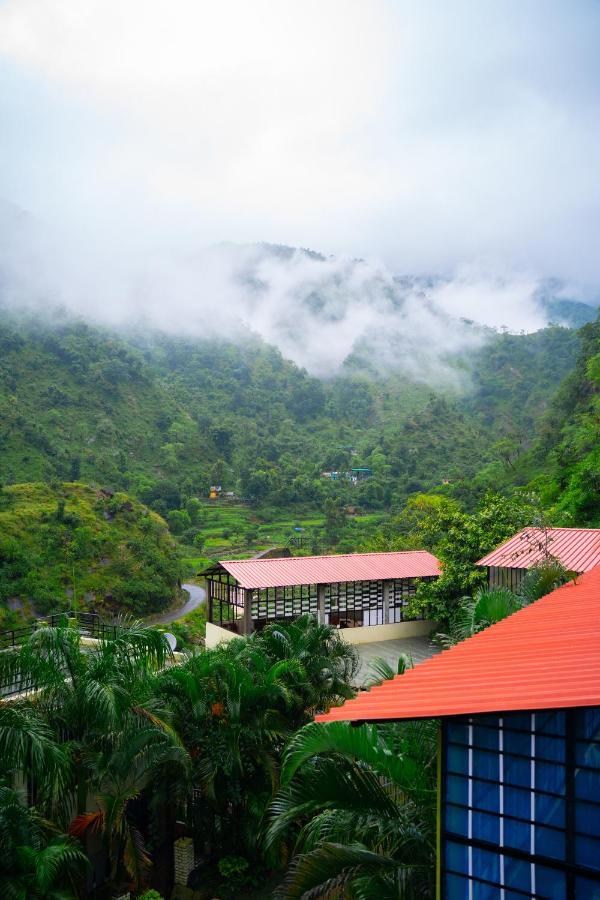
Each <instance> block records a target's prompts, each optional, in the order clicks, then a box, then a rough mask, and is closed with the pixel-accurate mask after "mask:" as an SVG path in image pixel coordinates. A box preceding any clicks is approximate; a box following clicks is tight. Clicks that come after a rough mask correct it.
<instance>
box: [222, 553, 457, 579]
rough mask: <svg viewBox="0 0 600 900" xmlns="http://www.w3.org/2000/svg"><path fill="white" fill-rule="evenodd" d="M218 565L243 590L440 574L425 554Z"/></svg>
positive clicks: (356, 555) (349, 555)
mask: <svg viewBox="0 0 600 900" xmlns="http://www.w3.org/2000/svg"><path fill="white" fill-rule="evenodd" d="M220 565H221V566H223V568H224V569H225V570H226V571H227V572H229V574H230V575H232V576H233V577H234V578H235V580H236V581H237V582H238V584H239V585H240V586H241V587H245V588H268V587H292V586H293V585H300V584H328V583H329V582H335V581H379V580H380V579H392V578H425V577H427V576H434V575H439V574H440V564H439V561H438V560H437V559H436V557H435V556H433V555H432V554H431V553H428V552H427V550H408V551H405V552H401V553H346V554H339V555H337V556H291V557H288V558H284V559H236V560H229V559H225V560H221V562H220Z"/></svg>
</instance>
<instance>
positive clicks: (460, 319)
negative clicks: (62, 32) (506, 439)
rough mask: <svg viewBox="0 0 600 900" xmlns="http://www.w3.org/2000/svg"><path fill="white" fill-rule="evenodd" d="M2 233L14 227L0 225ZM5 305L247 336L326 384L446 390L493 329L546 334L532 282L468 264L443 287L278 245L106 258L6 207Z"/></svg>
mask: <svg viewBox="0 0 600 900" xmlns="http://www.w3.org/2000/svg"><path fill="white" fill-rule="evenodd" d="M8 222H10V223H12V224H11V225H10V226H9V225H8ZM0 223H1V224H2V225H3V230H4V233H5V234H6V235H7V236H9V237H10V240H8V239H6V240H4V241H3V244H2V248H1V251H0V284H1V292H2V302H3V305H5V306H8V307H9V308H12V309H28V310H30V311H34V312H35V311H40V312H41V311H45V313H46V315H49V316H50V318H52V315H53V311H55V310H56V309H57V308H60V309H61V310H63V311H67V312H68V313H69V314H72V315H74V316H83V317H84V318H85V319H87V320H88V321H90V322H94V323H98V324H102V325H108V326H110V327H112V328H116V329H126V330H131V329H134V330H135V329H138V330H139V329H140V328H143V329H150V330H158V331H161V332H166V333H168V334H172V335H180V336H185V337H188V338H189V337H195V338H199V339H226V340H232V341H240V340H243V339H245V338H246V337H247V336H248V335H255V336H259V337H260V338H262V339H263V340H264V341H265V342H267V343H269V344H272V345H275V346H277V347H278V348H279V349H280V350H281V352H282V354H283V355H284V356H285V357H286V358H287V359H291V360H293V361H294V362H295V363H297V364H298V365H299V366H301V367H303V368H306V369H307V370H308V371H309V372H311V373H312V374H315V375H318V376H321V377H330V376H332V375H335V374H337V373H339V372H340V371H341V370H342V368H343V366H344V364H346V363H347V362H348V360H349V358H350V357H351V356H352V355H353V354H354V356H355V357H356V356H360V358H361V359H362V360H363V362H364V363H365V364H366V366H367V367H368V368H369V369H371V370H372V371H374V372H378V373H382V372H386V371H389V370H396V371H400V372H402V373H403V374H405V375H407V376H408V377H410V378H411V379H413V380H418V381H425V382H428V383H431V384H439V383H441V382H448V381H452V382H457V380H458V378H459V376H458V374H457V370H456V367H455V366H454V365H453V364H452V363H453V359H454V358H455V357H457V356H465V355H467V354H468V353H469V352H470V351H471V350H474V349H476V348H477V347H480V346H482V344H483V343H484V342H485V341H486V340H487V339H488V338H489V336H490V334H491V329H497V328H503V329H506V330H510V331H533V330H536V329H538V328H541V327H543V326H544V325H545V324H546V323H547V319H548V316H547V314H546V312H545V310H544V309H543V307H542V305H541V304H540V302H539V288H540V282H539V280H538V279H536V278H534V277H532V276H531V275H526V274H523V273H522V274H520V275H519V274H512V275H511V276H510V277H507V276H506V275H500V274H498V273H497V272H493V271H491V270H490V269H489V267H486V266H483V265H479V266H474V265H471V266H470V267H463V268H462V269H461V270H459V271H457V272H456V273H455V275H454V277H443V278H442V277H432V276H430V277H429V278H427V279H424V278H422V277H417V276H411V275H406V274H404V275H403V276H398V275H396V274H394V273H392V272H390V271H389V269H388V268H387V267H386V266H385V264H384V263H382V262H377V261H373V260H365V259H354V258H349V257H334V256H328V257H326V256H324V255H322V254H320V253H318V252H315V251H312V250H306V249H298V248H291V247H285V246H281V245H269V244H253V245H237V244H232V243H223V244H219V245H213V246H208V247H204V248H200V249H197V250H196V251H195V252H194V253H186V254H180V255H178V256H176V255H169V254H167V253H165V252H164V251H161V252H158V251H157V252H155V253H153V254H151V255H148V254H135V253H133V252H132V251H131V248H128V252H127V253H126V254H120V255H116V254H110V255H106V248H104V247H102V246H101V245H99V246H97V247H96V248H94V252H93V253H92V252H90V248H89V247H88V246H86V245H82V246H79V245H78V244H77V243H73V242H69V244H68V252H65V243H64V242H62V241H59V242H57V241H56V240H53V239H51V237H50V236H49V235H48V233H46V232H45V230H44V229H43V228H42V227H41V226H40V224H39V223H37V222H35V220H34V219H32V218H31V217H29V216H27V215H25V214H23V213H18V211H16V210H14V209H11V208H8V207H6V206H5V207H4V215H3V216H1V215H0Z"/></svg>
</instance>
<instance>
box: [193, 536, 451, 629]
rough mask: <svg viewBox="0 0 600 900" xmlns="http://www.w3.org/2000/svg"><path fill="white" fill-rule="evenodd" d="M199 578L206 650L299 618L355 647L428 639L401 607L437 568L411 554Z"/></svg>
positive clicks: (420, 553)
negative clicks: (339, 632) (308, 616)
mask: <svg viewBox="0 0 600 900" xmlns="http://www.w3.org/2000/svg"><path fill="white" fill-rule="evenodd" d="M202 574H203V575H204V577H205V578H206V583H207V602H208V624H207V631H206V637H207V645H208V646H214V644H216V643H218V642H219V641H220V640H227V639H229V638H231V637H232V636H233V635H247V634H251V633H252V631H255V630H260V629H261V628H264V626H265V625H266V624H268V623H270V622H276V621H291V620H293V619H296V618H298V616H300V615H303V614H304V613H312V614H313V615H314V616H315V617H316V618H317V619H318V620H319V621H320V622H322V623H324V624H330V625H333V626H335V627H337V628H344V629H346V632H345V637H346V639H347V640H349V641H351V642H352V643H361V642H364V641H381V640H387V639H394V638H401V637H413V636H415V635H421V634H427V633H429V631H430V630H431V628H432V625H433V623H431V622H428V621H425V620H423V619H418V618H414V617H413V616H412V615H410V614H409V612H408V609H407V607H408V604H409V601H410V599H411V598H412V597H413V596H414V594H415V592H416V589H417V584H418V583H419V581H423V580H425V581H429V580H431V579H434V578H437V577H438V575H439V574H440V564H439V561H438V560H437V559H436V557H435V556H433V555H432V554H431V553H428V552H427V551H426V550H410V551H404V552H393V553H348V554H339V555H334V556H295V557H288V558H276V559H243V560H222V561H220V562H218V563H215V564H214V565H213V566H211V567H210V568H208V569H206V570H205V571H204V572H203V573H202Z"/></svg>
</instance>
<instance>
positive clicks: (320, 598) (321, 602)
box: [317, 584, 325, 625]
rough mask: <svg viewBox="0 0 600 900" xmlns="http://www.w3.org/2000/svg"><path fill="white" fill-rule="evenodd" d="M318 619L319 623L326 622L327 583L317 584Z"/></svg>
mask: <svg viewBox="0 0 600 900" xmlns="http://www.w3.org/2000/svg"><path fill="white" fill-rule="evenodd" d="M317 621H318V623H319V625H324V624H325V585H324V584H318V585H317Z"/></svg>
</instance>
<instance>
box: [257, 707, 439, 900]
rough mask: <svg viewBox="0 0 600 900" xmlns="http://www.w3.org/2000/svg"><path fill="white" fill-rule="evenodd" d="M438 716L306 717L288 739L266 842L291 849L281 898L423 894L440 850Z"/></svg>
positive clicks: (428, 887)
mask: <svg viewBox="0 0 600 900" xmlns="http://www.w3.org/2000/svg"><path fill="white" fill-rule="evenodd" d="M436 734H437V726H436V723H434V722H408V723H403V724H393V725H386V726H383V727H380V728H377V727H376V726H374V725H362V726H360V727H353V726H352V725H350V724H349V723H346V722H334V723H328V724H326V725H321V724H318V723H310V724H309V725H306V726H305V727H304V728H303V729H302V730H301V731H299V732H298V733H297V734H296V735H295V736H294V738H293V739H292V740H291V742H290V743H289V745H288V747H287V749H286V752H285V756H284V760H283V767H282V773H281V783H282V788H281V790H280V792H279V794H278V796H277V797H276V799H275V801H274V802H273V804H272V806H271V814H272V821H271V825H270V827H269V829H268V832H267V835H266V846H267V847H268V848H277V847H279V848H280V849H281V851H282V852H285V848H286V846H288V842H289V839H290V836H291V835H292V834H294V835H295V841H294V843H293V844H292V845H291V849H292V852H293V854H294V859H293V861H292V864H291V866H290V868H289V870H288V874H287V876H286V879H285V881H284V883H283V885H282V887H281V888H280V889H279V891H278V893H277V894H276V896H278V897H280V898H289V900H292V898H298V900H299V898H302V897H311V898H319V897H323V898H325V897H334V896H339V897H341V896H346V895H351V896H352V897H358V898H365V900H367V898H372V897H377V898H382V900H385V898H390V900H391V898H398V897H406V898H412V897H424V896H430V895H431V893H432V880H433V872H434V867H435V866H434V857H435V796H436Z"/></svg>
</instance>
